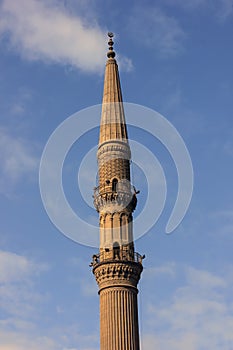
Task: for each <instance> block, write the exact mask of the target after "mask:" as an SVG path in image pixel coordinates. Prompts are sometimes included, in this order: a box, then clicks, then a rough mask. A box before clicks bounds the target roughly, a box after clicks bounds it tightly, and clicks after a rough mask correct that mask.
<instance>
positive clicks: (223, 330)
mask: <svg viewBox="0 0 233 350" xmlns="http://www.w3.org/2000/svg"><path fill="white" fill-rule="evenodd" d="M108 31H112V32H114V33H115V37H114V42H115V44H114V48H115V51H116V54H117V56H116V58H117V61H118V63H119V70H120V77H121V85H122V91H123V98H124V101H125V102H129V103H133V104H138V105H141V106H144V107H146V108H150V109H152V110H155V111H157V112H159V113H160V114H161V115H163V116H164V117H165V118H166V119H167V120H168V121H169V122H170V123H172V125H173V126H174V127H175V128H176V129H177V131H178V132H179V134H180V135H181V137H182V138H183V140H184V142H185V144H186V147H187V149H188V151H189V154H190V157H191V160H192V165H193V173H194V188H193V196H192V200H191V203H190V206H189V208H188V210H187V213H186V215H185V216H184V218H183V220H182V222H181V223H180V225H179V226H178V227H177V228H176V229H175V230H174V232H172V233H171V234H169V235H168V234H166V232H165V228H166V224H167V222H168V219H169V217H170V215H171V211H172V208H173V207H174V203H175V200H176V195H177V191H178V180H177V170H178V169H176V164H174V160H173V159H172V157H171V155H169V152H168V151H167V149H166V147H164V145H163V144H162V143H161V142H160V141H159V140H157V139H156V138H155V137H153V136H152V135H151V134H149V133H148V132H147V133H146V132H144V131H143V130H141V129H139V128H137V127H133V126H131V127H129V136H130V139H132V143H131V145H132V146H131V147H132V168H133V169H132V174H133V175H132V177H133V182H134V184H135V186H136V187H137V188H138V189H140V190H141V192H140V194H139V195H138V208H137V209H136V211H135V221H136V218H137V217H139V216H140V213H141V212H142V211H143V208H144V207H145V206H146V203H147V197H148V196H149V194H150V193H154V192H155V193H154V194H153V196H152V199H153V201H152V204H151V205H150V207H149V208H147V210H146V211H147V214H148V213H149V214H151V215H152V214H153V211H154V210H156V208H157V207H156V205H157V203H158V200H159V198H160V187H159V183H158V179H157V177H156V176H157V174H156V171H155V172H153V171H152V172H150V167H148V165H151V164H148V162H147V158H146V157H145V160H144V165H145V169H149V173H150V176H149V175H146V173H145V169H144V167H143V165H140V164H139V163H140V155H141V153H140V152H139V157H138V158H137V156H138V154H136V153H137V152H135V151H134V149H135V148H134V143H133V141H135V142H137V143H139V144H140V145H143V146H144V147H145V148H146V149H148V150H149V151H150V152H152V154H153V155H154V157H156V159H157V160H158V163H159V164H160V165H161V168H159V166H158V164H157V163H156V164H157V169H162V170H163V173H164V176H165V178H166V182H167V196H166V200H165V204H164V210H163V211H162V213H161V215H160V217H159V218H158V220H157V222H156V223H155V222H154V224H153V225H152V227H151V228H150V229H149V230H148V232H142V234H141V237H140V238H139V239H137V240H136V250H137V251H138V252H140V253H141V254H145V255H146V258H145V260H144V261H143V265H144V270H143V273H142V278H141V281H140V283H139V296H138V303H139V320H140V338H141V349H142V350H149V349H158V350H171V349H172V350H186V349H187V348H188V349H189V350H205V349H212V350H217V349H220V348H221V349H223V350H232V349H233V332H232V329H233V290H232V288H233V287H232V286H233V256H232V245H233V235H232V233H233V203H232V198H233V193H232V192H233V190H232V188H233V187H232V178H233V166H232V162H233V123H232V110H233V108H232V107H233V98H232V96H233V70H232V62H233V48H232V33H233V1H232V0H187V1H181V0H157V1H149V0H145V1H143V2H140V1H132V0H129V1H127V2H126V1H124V2H123V1H112V0H110V1H103V0H99V1H98V2H96V1H94V0H86V1H84V0H76V1H73V0H66V1H56V0H47V1H44V0H40V1H36V0H20V1H14V0H2V1H1V2H0V49H1V51H0V52H1V54H0V70H1V74H0V147H1V152H0V161H1V166H0V195H1V201H0V208H1V221H0V350H23V349H27V348H30V349H31V350H39V349H43V350H97V349H99V300H98V298H99V297H98V293H97V292H98V288H97V285H96V282H95V280H94V276H93V274H92V271H91V268H90V267H89V263H90V261H91V257H92V255H93V254H95V253H96V252H97V250H98V248H97V247H91V246H88V244H84V243H83V242H80V243H82V244H80V243H77V242H74V241H73V240H71V239H69V238H67V237H66V236H65V235H64V234H62V233H61V232H59V230H58V229H57V227H56V226H55V225H54V224H53V222H52V221H51V220H50V218H49V216H48V215H47V213H46V210H45V208H44V206H43V202H42V199H41V195H40V186H39V168H40V159H41V156H42V153H43V150H44V147H45V145H46V143H47V141H48V139H49V137H50V135H51V134H52V133H53V132H54V130H55V129H56V128H57V127H58V126H59V125H60V124H61V123H62V122H63V121H65V120H66V119H67V118H68V117H69V116H71V115H73V114H74V113H76V112H79V111H82V110H83V109H84V108H89V107H91V106H94V105H98V104H100V103H101V99H102V92H103V78H104V67H105V61H106V51H107V32H108ZM97 117H98V116H97ZM99 118H100V115H99ZM144 118H145V116H144ZM126 119H127V115H126ZM80 120H82V118H81V117H80ZM142 120H143V116H142ZM145 123H146V121H145ZM81 126H82V125H80V128H81ZM97 143H98V128H97V127H95V128H94V127H93V129H90V130H88V132H86V133H84V134H83V135H82V137H80V139H79V140H78V141H77V142H75V143H74V144H73V146H72V147H71V148H70V151H69V152H68V154H67V156H66V158H65V161H64V168H63V173H62V181H63V187H64V192H65V195H66V198H67V200H68V202H69V203H70V206H71V207H72V208H73V210H74V212H76V213H77V215H78V216H81V217H82V219H83V220H84V221H86V222H91V223H93V224H97V223H98V214H97V213H96V212H95V210H94V207H93V206H92V194H93V187H94V186H95V185H96V169H97V168H96V163H95V159H94V158H95V156H93V155H94V154H95V150H96V148H95V147H96V145H97ZM135 147H136V146H135ZM89 151H91V156H90V157H89V158H88V159H89V162H88V161H87V163H86V165H85V166H84V170H85V171H83V172H81V173H82V175H83V177H82V178H81V184H82V186H81V187H82V188H79V184H78V174H79V173H80V171H79V169H80V164H81V163H82V161H83V160H85V159H86V155H87V154H89ZM57 155H59V149H58V150H57V152H54V157H55V158H56V157H57ZM136 158H137V161H136V160H135V159H136ZM90 159H92V161H90ZM151 179H152V180H151ZM154 186H155V187H154ZM155 188H156V189H157V192H156V191H154V192H153V190H154V189H155ZM81 190H83V191H84V197H85V198H86V200H84V199H83V198H82V195H81ZM55 202H56V200H55ZM55 202H53V203H51V206H54V207H56V203H55ZM60 215H61V219H62V220H63V218H62V215H63V212H62V210H61V211H60ZM143 215H144V214H143V213H142V216H141V217H140V220H142V221H143V217H144V221H146V220H145V218H146V216H143ZM145 215H146V214H145ZM64 219H65V218H64ZM135 230H136V228H135ZM80 231H81V228H80V227H79V226H77V236H78V237H79V234H80V236H81V235H82V236H83V235H84V236H85V232H84V233H83V232H80Z"/></svg>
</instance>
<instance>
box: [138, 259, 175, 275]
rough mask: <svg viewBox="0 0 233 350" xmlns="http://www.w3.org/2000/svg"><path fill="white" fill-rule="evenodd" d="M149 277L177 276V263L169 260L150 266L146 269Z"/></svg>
mask: <svg viewBox="0 0 233 350" xmlns="http://www.w3.org/2000/svg"><path fill="white" fill-rule="evenodd" d="M145 274H146V276H147V277H151V276H158V275H168V276H170V277H175V275H176V264H175V263H172V262H169V263H167V264H164V265H161V266H156V267H150V268H147V269H146V270H145Z"/></svg>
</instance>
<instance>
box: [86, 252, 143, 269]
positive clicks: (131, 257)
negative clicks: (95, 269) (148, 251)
mask: <svg viewBox="0 0 233 350" xmlns="http://www.w3.org/2000/svg"><path fill="white" fill-rule="evenodd" d="M144 258H145V255H141V254H139V253H137V252H133V253H131V254H130V253H129V252H127V251H122V250H117V249H112V250H111V251H103V252H100V253H99V254H94V255H93V256H92V262H91V264H90V266H95V265H98V264H100V263H102V262H116V261H118V262H121V261H122V262H136V263H140V264H142V260H143V259H144Z"/></svg>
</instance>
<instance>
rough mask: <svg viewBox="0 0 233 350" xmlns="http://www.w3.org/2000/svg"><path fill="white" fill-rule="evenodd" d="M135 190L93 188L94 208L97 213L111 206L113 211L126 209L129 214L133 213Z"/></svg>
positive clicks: (135, 203)
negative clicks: (128, 210)
mask: <svg viewBox="0 0 233 350" xmlns="http://www.w3.org/2000/svg"><path fill="white" fill-rule="evenodd" d="M137 193H138V192H136V190H135V188H134V187H132V188H131V190H128V191H127V190H121V189H116V190H113V189H112V187H111V186H105V187H101V189H100V187H99V186H98V187H95V188H94V196H93V198H94V206H95V208H96V210H97V211H98V212H99V211H100V209H101V208H103V207H104V206H113V209H114V207H115V209H117V208H116V207H118V208H121V209H122V208H128V209H130V211H131V212H133V211H134V209H135V208H136V205H137V197H136V194H137Z"/></svg>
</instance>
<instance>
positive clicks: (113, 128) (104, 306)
mask: <svg viewBox="0 0 233 350" xmlns="http://www.w3.org/2000/svg"><path fill="white" fill-rule="evenodd" d="M108 36H109V41H108V45H109V51H108V53H107V57H108V59H107V63H106V69H105V78H104V92H103V104H102V113H101V122H100V135H99V146H98V152H97V159H98V182H99V183H98V187H97V188H96V189H95V194H94V204H95V207H96V210H97V211H98V212H99V225H100V249H99V253H98V254H96V255H94V256H93V262H92V266H93V273H94V275H95V277H96V281H97V283H98V285H99V295H100V350H139V330H138V309H137V293H138V290H137V284H138V281H139V279H140V275H141V272H142V269H143V268H142V259H143V257H142V256H141V255H139V254H138V253H136V252H135V250H134V242H133V216H132V213H133V211H134V209H135V208H136V204H137V199H136V193H135V190H134V189H133V186H132V185H131V182H130V159H131V152H130V147H129V143H128V136H127V127H126V122H125V114H124V108H123V100H122V93H121V85H120V78H119V73H118V66H117V62H116V60H115V52H114V50H113V40H112V38H113V34H112V33H108Z"/></svg>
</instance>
